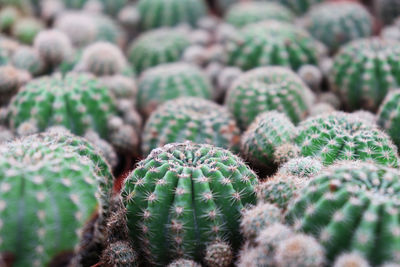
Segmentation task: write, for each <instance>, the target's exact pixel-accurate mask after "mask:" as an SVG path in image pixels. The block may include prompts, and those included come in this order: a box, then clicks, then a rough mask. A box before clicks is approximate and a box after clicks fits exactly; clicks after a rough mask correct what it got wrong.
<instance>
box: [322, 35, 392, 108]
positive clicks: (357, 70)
mask: <svg viewBox="0 0 400 267" xmlns="http://www.w3.org/2000/svg"><path fill="white" fill-rule="evenodd" d="M399 56H400V45H399V43H398V42H397V41H394V40H382V39H377V38H372V39H362V40H356V41H353V42H351V43H349V44H347V45H346V46H344V47H343V48H342V49H341V50H340V52H339V53H338V54H337V55H336V56H335V58H334V64H333V67H332V70H331V72H330V75H329V76H330V77H329V79H330V83H331V86H332V87H333V90H334V91H335V92H336V93H337V94H338V96H340V97H341V99H342V101H343V103H345V105H346V108H347V109H349V110H356V109H360V108H364V109H366V110H371V111H375V110H376V109H377V108H378V107H379V105H380V104H381V102H382V100H383V99H384V97H385V96H386V94H387V92H388V91H389V90H390V89H392V88H397V87H398V86H399V85H400V76H399V75H397V65H396V64H397V60H398V58H399Z"/></svg>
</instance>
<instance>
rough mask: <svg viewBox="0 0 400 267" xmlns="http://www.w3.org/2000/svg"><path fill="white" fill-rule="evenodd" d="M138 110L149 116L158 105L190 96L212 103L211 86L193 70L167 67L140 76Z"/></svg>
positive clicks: (188, 66)
mask: <svg viewBox="0 0 400 267" xmlns="http://www.w3.org/2000/svg"><path fill="white" fill-rule="evenodd" d="M138 87H139V92H138V97H137V106H138V109H139V111H140V112H141V113H142V114H143V115H145V116H146V117H147V116H149V115H150V114H151V113H152V112H153V111H154V110H155V109H156V108H157V107H158V106H159V105H160V104H162V103H164V102H165V101H168V100H171V99H176V98H179V97H185V96H193V97H199V98H205V99H211V98H212V96H213V90H212V85H211V82H210V80H209V79H208V77H207V76H206V75H205V74H204V73H203V72H202V71H201V70H200V69H199V68H197V67H196V66H194V65H191V64H187V63H181V62H178V63H169V64H163V65H159V66H157V67H153V68H150V69H148V70H146V71H145V72H143V74H142V75H141V77H140V79H139V83H138Z"/></svg>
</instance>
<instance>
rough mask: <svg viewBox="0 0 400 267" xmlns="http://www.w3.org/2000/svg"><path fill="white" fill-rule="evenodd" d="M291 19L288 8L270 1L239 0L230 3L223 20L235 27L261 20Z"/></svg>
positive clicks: (291, 15)
mask: <svg viewBox="0 0 400 267" xmlns="http://www.w3.org/2000/svg"><path fill="white" fill-rule="evenodd" d="M293 19H294V15H293V14H292V13H291V11H290V10H288V9H287V8H286V7H284V6H281V5H280V4H277V3H272V2H271V3H270V2H239V3H237V4H235V5H232V6H231V7H230V9H229V10H228V11H227V13H226V15H225V20H226V21H227V22H228V23H230V24H232V25H234V26H236V27H243V26H246V25H247V24H250V23H255V22H260V21H263V20H278V21H285V22H292V21H293Z"/></svg>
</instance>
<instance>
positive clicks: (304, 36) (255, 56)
mask: <svg viewBox="0 0 400 267" xmlns="http://www.w3.org/2000/svg"><path fill="white" fill-rule="evenodd" d="M318 45H320V44H319V43H318V42H317V41H316V40H315V39H314V38H313V37H311V35H310V34H309V33H308V32H306V31H305V30H303V29H302V28H300V27H296V26H294V25H292V24H289V23H287V22H283V21H274V20H269V21H262V22H259V23H254V24H250V25H247V26H246V27H244V28H243V29H242V30H240V31H239V33H238V36H236V35H235V37H232V38H231V40H229V41H228V42H227V44H226V50H227V54H228V55H227V56H228V64H229V65H233V66H237V67H240V68H241V69H243V70H249V69H252V68H254V67H258V66H268V65H280V66H287V67H290V68H292V69H294V70H298V69H299V68H300V67H301V66H302V65H306V64H311V65H316V64H317V62H318V58H319V57H320V55H319V53H320V51H319V49H318Z"/></svg>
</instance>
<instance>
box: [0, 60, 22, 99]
mask: <svg viewBox="0 0 400 267" xmlns="http://www.w3.org/2000/svg"><path fill="white" fill-rule="evenodd" d="M20 75H21V74H20V71H19V70H18V69H16V68H14V67H12V66H0V105H1V106H4V105H7V104H8V103H9V101H10V99H11V98H12V97H13V96H14V95H15V94H16V93H17V92H18V89H19V86H20V85H21V84H20Z"/></svg>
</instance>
